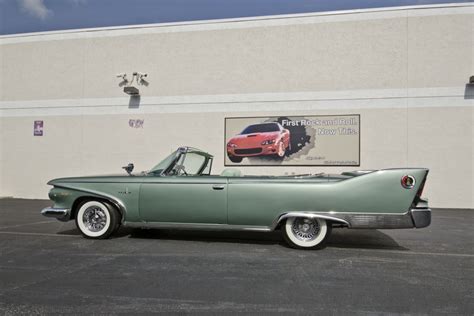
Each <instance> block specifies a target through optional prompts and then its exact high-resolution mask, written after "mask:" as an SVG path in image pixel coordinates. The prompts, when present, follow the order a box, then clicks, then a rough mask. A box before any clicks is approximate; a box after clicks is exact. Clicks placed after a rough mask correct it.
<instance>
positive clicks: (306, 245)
mask: <svg viewBox="0 0 474 316" xmlns="http://www.w3.org/2000/svg"><path fill="white" fill-rule="evenodd" d="M331 229H332V226H331V223H328V222H327V221H326V220H324V219H321V218H306V217H290V218H288V219H287V220H286V222H285V224H284V225H283V227H282V233H283V237H284V239H285V241H286V242H287V243H288V245H290V246H291V247H292V248H298V249H321V248H323V247H324V245H325V243H326V241H327V239H328V237H329V235H330V234H331Z"/></svg>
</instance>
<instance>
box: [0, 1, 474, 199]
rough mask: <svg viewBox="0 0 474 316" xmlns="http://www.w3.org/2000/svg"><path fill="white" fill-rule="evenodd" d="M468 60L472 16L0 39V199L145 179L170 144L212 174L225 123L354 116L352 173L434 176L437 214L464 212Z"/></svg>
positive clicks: (472, 189)
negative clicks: (120, 178) (136, 173)
mask: <svg viewBox="0 0 474 316" xmlns="http://www.w3.org/2000/svg"><path fill="white" fill-rule="evenodd" d="M473 57H474V6H473V5H471V4H459V5H441V6H424V7H412V8H391V9H382V10H363V11H355V12H354V11H352V12H335V13H320V14H302V15H291V16H285V17H283V18H282V17H262V18H250V19H236V20H223V21H207V22H206V21H205V22H195V23H177V24H161V25H160V24H158V25H153V26H141V27H124V28H108V29H93V30H83V31H63V32H49V33H39V34H29V35H14V36H3V37H0V62H1V64H0V65H1V72H0V87H1V89H0V132H1V136H0V146H1V147H0V150H1V155H0V176H1V186H0V196H15V197H28V198H46V197H47V191H48V189H49V188H48V186H47V185H46V184H45V183H46V181H47V180H48V179H51V178H54V177H60V176H73V175H87V174H100V173H117V172H121V169H120V167H121V166H123V165H125V164H126V163H128V162H130V161H133V162H134V163H135V165H136V168H137V169H138V170H145V169H148V168H150V167H151V166H152V165H154V164H155V163H156V162H157V161H158V160H159V159H160V158H161V157H163V156H164V155H165V154H167V153H169V152H170V151H171V150H173V149H175V148H176V147H178V146H180V145H191V146H195V147H199V148H202V149H204V150H207V151H209V152H212V153H214V154H215V156H216V158H215V163H214V168H215V172H220V171H221V170H222V169H223V168H224V118H225V117H232V116H276V115H278V116H279V115H319V114H330V115H333V114H353V113H354V114H361V166H360V168H361V169H373V168H388V167H405V166H407V167H410V166H411V167H413V166H423V167H429V168H430V169H431V171H430V175H429V180H428V183H427V186H426V189H425V192H426V193H425V194H426V196H427V197H429V198H430V203H431V205H432V206H434V207H459V208H474V201H473V196H474V186H473V182H474V181H473V170H474V163H473V161H474V159H473V158H474V157H473V139H474V131H473V125H474V124H473V123H474V112H473V108H474V101H473V100H474V92H473V90H474V88H470V87H469V86H467V85H466V84H467V82H468V79H469V77H470V76H471V75H474V64H473ZM133 71H142V72H147V73H148V81H149V85H148V86H147V87H144V86H141V87H140V90H141V94H142V96H141V98H140V101H139V102H136V101H134V100H131V99H130V98H129V97H128V96H127V95H125V94H124V93H123V91H122V88H120V87H119V86H118V83H119V80H118V79H117V78H116V77H115V75H116V74H118V73H122V72H126V73H128V74H129V75H130V73H131V72H133ZM129 119H144V120H145V123H144V127H143V128H141V129H133V128H130V127H129V125H128V120H129ZM34 120H44V124H45V126H44V136H42V137H34V136H33V130H32V129H33V121H34ZM348 169H354V167H325V168H322V167H245V168H243V172H244V173H246V174H259V173H260V174H283V173H285V172H287V173H291V172H295V173H303V172H304V173H305V172H331V173H334V172H341V171H345V170H348Z"/></svg>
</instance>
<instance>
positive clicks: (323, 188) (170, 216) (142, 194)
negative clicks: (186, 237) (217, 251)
mask: <svg viewBox="0 0 474 316" xmlns="http://www.w3.org/2000/svg"><path fill="white" fill-rule="evenodd" d="M212 158H213V157H212V156H211V155H209V154H208V153H206V152H204V151H201V150H198V149H195V148H191V147H180V148H179V149H178V150H176V151H175V152H174V153H172V154H171V155H169V156H168V157H167V158H166V159H164V160H163V161H162V162H160V163H159V164H158V165H156V166H155V167H154V168H152V169H151V170H150V171H148V172H143V173H141V174H132V171H133V165H132V164H129V165H128V166H127V167H124V169H125V170H126V171H127V173H128V175H120V176H95V177H78V178H61V179H55V180H51V181H50V182H48V184H50V185H52V186H53V188H52V189H51V191H50V192H49V197H50V199H51V200H52V201H53V202H54V206H53V207H48V208H45V209H43V210H42V214H43V215H45V216H48V217H55V218H57V219H59V220H61V221H68V220H75V221H76V225H77V227H78V228H79V230H80V231H81V232H82V234H83V235H84V236H85V237H87V238H107V237H109V236H110V235H111V234H113V233H114V232H115V231H116V230H117V229H118V227H119V226H120V225H124V226H128V227H157V228H167V229H174V228H184V229H210V230H215V229H217V230H254V231H273V230H275V229H280V230H281V231H282V233H283V236H284V238H285V240H286V241H287V242H288V244H289V245H290V246H292V247H295V248H304V249H311V248H320V247H322V246H323V245H324V242H325V241H326V240H327V238H328V236H329V235H330V233H331V229H332V228H333V227H347V228H384V229H385V228H414V227H416V228H421V227H426V226H428V225H429V224H430V222H431V210H430V209H429V208H428V204H427V201H426V200H423V199H422V197H421V194H422V191H423V186H424V184H425V181H426V176H427V174H428V169H425V168H413V169H385V170H371V171H354V172H344V173H342V174H338V175H328V174H316V175H311V174H308V175H298V176H244V175H242V174H241V173H240V171H239V170H237V169H226V170H224V171H223V172H222V173H221V174H220V175H211V167H212Z"/></svg>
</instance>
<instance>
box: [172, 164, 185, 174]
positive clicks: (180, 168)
mask: <svg viewBox="0 0 474 316" xmlns="http://www.w3.org/2000/svg"><path fill="white" fill-rule="evenodd" d="M174 171H175V172H176V174H177V175H179V173H180V172H181V171H182V172H183V173H184V175H186V176H187V175H188V173H187V172H186V170H185V169H184V166H182V165H180V166H176V167H174Z"/></svg>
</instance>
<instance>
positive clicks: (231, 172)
mask: <svg viewBox="0 0 474 316" xmlns="http://www.w3.org/2000/svg"><path fill="white" fill-rule="evenodd" d="M241 176H242V172H241V171H240V170H239V169H230V168H227V169H224V170H223V171H222V172H221V177H241Z"/></svg>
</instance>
